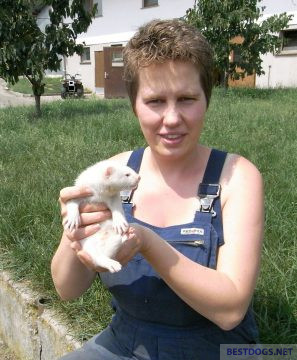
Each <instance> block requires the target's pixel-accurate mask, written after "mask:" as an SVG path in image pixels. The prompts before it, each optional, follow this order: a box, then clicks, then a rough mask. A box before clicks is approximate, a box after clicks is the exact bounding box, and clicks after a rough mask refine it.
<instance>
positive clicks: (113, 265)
mask: <svg viewBox="0 0 297 360" xmlns="http://www.w3.org/2000/svg"><path fill="white" fill-rule="evenodd" d="M107 269H108V271H109V272H111V273H115V272H118V271H120V270H121V269H122V265H121V264H120V263H119V262H118V261H113V262H112V263H110V264H109V265H108V267H107Z"/></svg>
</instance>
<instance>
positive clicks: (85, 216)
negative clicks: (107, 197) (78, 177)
mask: <svg viewBox="0 0 297 360" xmlns="http://www.w3.org/2000/svg"><path fill="white" fill-rule="evenodd" d="M92 194H93V193H92V191H91V190H90V189H88V188H85V187H77V186H71V187H66V188H64V189H62V190H61V191H60V198H59V202H60V206H61V216H62V219H63V220H62V223H63V224H64V221H65V218H66V215H67V210H66V202H67V201H69V200H71V199H76V198H80V197H86V196H90V195H92ZM79 210H80V220H81V223H80V226H79V227H78V228H77V229H74V230H72V231H69V230H64V234H65V235H66V236H67V238H68V239H69V240H70V241H71V245H70V246H71V248H72V249H73V250H74V251H75V252H76V254H77V255H78V257H79V259H80V260H81V261H82V262H83V263H84V265H86V266H87V267H88V268H90V269H92V270H94V271H99V270H98V268H97V270H95V267H94V264H93V262H92V260H91V258H90V256H89V255H88V254H87V253H86V252H84V251H83V250H82V248H81V244H80V240H82V239H84V238H86V237H88V236H91V235H93V234H95V233H96V232H97V231H98V230H99V229H100V222H102V221H105V220H107V219H110V218H111V213H110V211H109V209H108V208H107V207H106V205H105V204H103V203H101V204H98V205H94V204H84V205H81V206H80V208H79ZM103 270H105V269H103Z"/></svg>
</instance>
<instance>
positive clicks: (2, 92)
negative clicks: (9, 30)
mask: <svg viewBox="0 0 297 360" xmlns="http://www.w3.org/2000/svg"><path fill="white" fill-rule="evenodd" d="M60 99H61V96H42V97H41V104H42V103H43V102H47V101H53V100H60ZM34 104H35V99H34V97H31V96H22V95H21V94H18V93H14V92H13V91H10V90H8V89H7V88H6V83H5V81H4V80H3V79H1V78H0V108H3V107H7V106H24V105H34ZM1 360H2V359H1Z"/></svg>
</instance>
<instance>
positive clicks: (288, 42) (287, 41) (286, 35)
mask: <svg viewBox="0 0 297 360" xmlns="http://www.w3.org/2000/svg"><path fill="white" fill-rule="evenodd" d="M281 36H282V38H283V47H282V52H286V51H292V50H293V51H294V52H297V29H292V30H283V31H282V33H281Z"/></svg>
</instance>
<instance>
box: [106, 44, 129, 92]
mask: <svg viewBox="0 0 297 360" xmlns="http://www.w3.org/2000/svg"><path fill="white" fill-rule="evenodd" d="M103 51H104V97H105V98H119V97H127V91H126V87H125V83H124V80H123V56H122V54H123V47H122V46H111V47H105V48H103Z"/></svg>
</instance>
